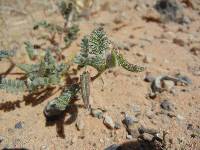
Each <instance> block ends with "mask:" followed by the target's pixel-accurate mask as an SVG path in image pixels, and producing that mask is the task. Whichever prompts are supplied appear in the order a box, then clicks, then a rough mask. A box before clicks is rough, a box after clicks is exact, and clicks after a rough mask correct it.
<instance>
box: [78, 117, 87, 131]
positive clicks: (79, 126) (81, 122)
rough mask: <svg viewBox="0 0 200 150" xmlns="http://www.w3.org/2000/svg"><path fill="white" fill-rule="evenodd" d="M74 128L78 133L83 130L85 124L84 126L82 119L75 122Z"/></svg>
mask: <svg viewBox="0 0 200 150" xmlns="http://www.w3.org/2000/svg"><path fill="white" fill-rule="evenodd" d="M76 127H77V129H78V130H79V131H80V130H83V129H84V127H85V124H84V122H83V120H82V119H79V120H78V121H77V122H76Z"/></svg>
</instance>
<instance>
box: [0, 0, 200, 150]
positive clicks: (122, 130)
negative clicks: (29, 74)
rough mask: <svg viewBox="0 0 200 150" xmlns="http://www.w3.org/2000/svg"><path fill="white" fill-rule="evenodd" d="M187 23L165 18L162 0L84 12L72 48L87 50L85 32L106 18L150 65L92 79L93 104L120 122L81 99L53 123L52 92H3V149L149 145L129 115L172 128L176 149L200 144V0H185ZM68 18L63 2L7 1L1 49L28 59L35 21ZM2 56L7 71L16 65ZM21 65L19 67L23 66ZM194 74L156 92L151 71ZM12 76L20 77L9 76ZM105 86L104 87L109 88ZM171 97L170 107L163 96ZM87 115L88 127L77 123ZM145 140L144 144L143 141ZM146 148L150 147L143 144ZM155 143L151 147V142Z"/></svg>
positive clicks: (111, 0) (106, 0)
mask: <svg viewBox="0 0 200 150" xmlns="http://www.w3.org/2000/svg"><path fill="white" fill-rule="evenodd" d="M179 1H180V2H181V5H182V8H183V12H184V16H185V18H184V23H176V22H172V21H167V22H164V23H163V22H162V21H161V20H162V18H161V17H160V16H159V14H158V13H157V12H156V11H155V9H154V8H153V5H154V4H155V1H154V0H148V1H146V0H123V1H122V0H102V1H101V2H100V4H98V5H97V6H95V8H93V13H92V14H91V15H90V16H89V20H87V19H84V18H82V19H80V21H79V25H80V34H79V38H78V39H77V40H76V41H75V42H73V44H72V45H71V46H70V48H68V49H66V50H65V51H66V53H65V54H66V55H68V54H69V53H76V52H78V51H79V49H80V48H79V45H80V44H79V43H80V39H81V38H82V37H83V36H84V35H85V34H89V33H90V32H91V31H92V29H94V28H95V27H96V26H98V25H104V29H105V31H106V32H107V33H108V36H109V37H110V39H112V41H114V42H115V43H116V46H117V47H119V49H121V50H120V52H121V53H122V54H123V55H124V56H125V57H126V58H127V59H128V61H129V62H131V63H133V64H140V65H142V66H145V67H146V70H145V71H144V72H142V73H131V72H127V71H125V70H123V69H121V68H119V67H117V68H114V69H111V70H109V71H106V72H105V73H104V74H103V75H102V78H103V81H104V85H102V81H101V79H97V80H96V81H95V82H93V83H92V84H91V100H92V108H94V109H97V108H99V109H100V110H103V115H104V116H105V115H106V116H109V117H111V119H112V121H113V122H114V123H115V124H117V125H118V128H119V129H109V128H107V127H106V126H105V124H104V123H103V119H98V118H96V117H93V116H92V115H90V114H89V113H88V112H87V110H85V108H84V107H83V102H82V100H81V98H80V99H79V100H78V101H76V102H75V103H74V104H73V105H71V106H70V107H69V108H67V110H66V113H65V114H64V115H63V116H61V118H59V119H58V120H57V121H54V122H46V119H45V117H44V115H43V109H44V107H45V105H46V104H47V103H48V101H50V100H52V99H53V98H54V97H56V96H58V93H56V92H54V93H55V94H51V95H49V94H46V95H44V96H40V97H37V98H33V97H28V96H27V94H24V95H20V94H19V95H13V94H8V93H6V92H3V91H1V92H0V149H2V148H14V147H15V148H27V149H33V150H34V149H35V150H38V149H41V150H54V149H55V150H64V149H69V150H102V149H105V148H107V147H109V146H110V145H113V144H121V149H126V148H125V147H128V148H127V149H142V148H141V147H140V142H139V141H137V133H136V132H135V133H133V134H130V135H129V133H128V132H127V130H126V126H125V125H124V124H123V123H122V121H123V120H124V118H125V114H126V115H128V116H130V118H132V119H135V122H134V128H135V129H136V130H137V128H138V127H139V126H143V127H145V128H150V129H152V128H153V129H155V130H157V131H159V132H160V133H161V134H162V132H163V131H166V132H168V134H167V136H166V143H167V145H168V149H170V150H175V149H176V150H199V149H200V101H199V100H200V33H199V32H200V3H199V1H198V0H196V1H195V0H191V2H192V4H190V3H189V2H190V1H189V0H188V1H187V0H182V1H181V0H179ZM44 19H45V20H48V21H50V22H54V23H58V24H59V23H63V19H62V17H61V16H60V15H59V13H58V11H57V7H56V5H55V1H53V0H51V1H48V2H47V1H46V0H44V1H40V0H35V1H33V0H32V1H31V0H27V1H25V0H20V1H18V0H13V1H12V3H11V2H10V1H7V0H0V49H17V56H16V57H15V58H13V61H14V62H15V63H28V62H30V61H29V60H28V57H27V55H26V53H25V48H24V44H23V42H24V41H26V40H30V41H32V42H36V39H35V37H36V36H37V34H39V33H37V32H34V31H33V30H32V27H33V24H34V23H35V22H37V21H39V20H44ZM9 66H10V63H9V62H8V61H1V64H0V68H1V69H0V72H1V73H4V72H5V71H6V70H7V68H9ZM18 71H19V70H18V69H17V68H14V69H13V70H12V71H11V73H15V72H18ZM147 73H149V74H150V75H152V76H153V77H158V76H160V75H169V76H174V75H175V74H177V73H180V74H181V75H184V76H187V77H188V78H189V79H191V80H192V83H191V84H188V85H182V84H177V85H174V84H173V82H168V83H167V86H168V88H169V89H167V90H165V91H164V92H162V93H160V94H158V95H157V96H156V98H154V99H152V98H150V97H149V89H150V85H151V83H148V82H146V81H144V78H145V76H146V74H147ZM7 77H11V78H14V77H18V76H14V75H8V76H7ZM102 86H103V89H102ZM164 100H167V102H168V104H166V105H167V106H166V107H161V103H162V102H163V101H164ZM77 122H79V125H80V122H81V129H80V130H77V127H76V124H77ZM139 147H140V148H139ZM143 149H144V148H143ZM149 149H150V148H149Z"/></svg>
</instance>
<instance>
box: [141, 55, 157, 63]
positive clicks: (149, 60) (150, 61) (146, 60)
mask: <svg viewBox="0 0 200 150" xmlns="http://www.w3.org/2000/svg"><path fill="white" fill-rule="evenodd" d="M153 60H154V59H153V57H151V56H145V57H144V59H143V62H144V63H147V64H149V63H152V62H153Z"/></svg>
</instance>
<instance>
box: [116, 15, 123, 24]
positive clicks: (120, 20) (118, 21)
mask: <svg viewBox="0 0 200 150" xmlns="http://www.w3.org/2000/svg"><path fill="white" fill-rule="evenodd" d="M122 20H123V19H122V17H120V16H118V17H116V18H115V19H114V23H115V24H120V23H122V22H123V21H122Z"/></svg>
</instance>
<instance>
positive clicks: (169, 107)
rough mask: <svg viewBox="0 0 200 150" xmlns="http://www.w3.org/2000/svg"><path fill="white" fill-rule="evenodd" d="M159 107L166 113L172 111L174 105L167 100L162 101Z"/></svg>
mask: <svg viewBox="0 0 200 150" xmlns="http://www.w3.org/2000/svg"><path fill="white" fill-rule="evenodd" d="M160 107H161V108H162V109H164V110H167V111H173V110H174V105H173V104H172V103H171V102H170V101H169V100H163V101H162V102H161V104H160Z"/></svg>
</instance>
